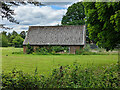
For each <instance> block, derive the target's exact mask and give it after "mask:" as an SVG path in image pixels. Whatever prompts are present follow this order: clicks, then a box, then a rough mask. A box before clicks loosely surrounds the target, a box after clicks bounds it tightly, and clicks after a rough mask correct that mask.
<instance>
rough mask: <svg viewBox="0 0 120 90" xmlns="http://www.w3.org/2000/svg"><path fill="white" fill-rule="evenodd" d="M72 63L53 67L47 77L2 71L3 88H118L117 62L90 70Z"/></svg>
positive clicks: (15, 71)
mask: <svg viewBox="0 0 120 90" xmlns="http://www.w3.org/2000/svg"><path fill="white" fill-rule="evenodd" d="M92 68H94V67H91V68H83V67H82V66H79V65H77V63H74V64H73V65H67V66H64V67H63V66H60V68H56V69H53V72H52V74H51V75H50V76H49V77H45V76H43V75H39V74H38V72H37V68H36V70H35V72H34V74H31V75H30V74H25V73H23V72H22V71H17V70H16V69H14V70H13V71H12V72H11V73H9V74H6V73H4V72H3V73H2V88H3V89H19V88H20V89H27V88H29V89H39V88H119V77H118V64H115V65H113V64H112V65H110V66H107V67H102V69H100V70H99V69H96V70H92Z"/></svg>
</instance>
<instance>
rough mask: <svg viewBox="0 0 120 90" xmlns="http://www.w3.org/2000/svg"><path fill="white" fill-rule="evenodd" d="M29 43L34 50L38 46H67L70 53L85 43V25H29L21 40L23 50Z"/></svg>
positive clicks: (24, 50)
mask: <svg viewBox="0 0 120 90" xmlns="http://www.w3.org/2000/svg"><path fill="white" fill-rule="evenodd" d="M28 43H29V44H30V45H31V46H33V48H34V50H35V49H36V48H37V47H39V46H49V45H51V46H59V45H60V46H68V47H69V49H70V50H69V51H70V53H71V54H75V52H76V50H79V49H80V47H84V45H85V25H77V26H76V25H69V26H30V27H29V30H28V33H27V36H26V38H25V40H24V42H23V52H24V53H26V45H27V44H28Z"/></svg>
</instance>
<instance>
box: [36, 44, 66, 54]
mask: <svg viewBox="0 0 120 90" xmlns="http://www.w3.org/2000/svg"><path fill="white" fill-rule="evenodd" d="M61 51H63V52H64V51H68V47H67V46H64V47H63V46H47V47H39V48H37V49H36V53H37V54H41V55H47V54H56V53H57V52H61Z"/></svg>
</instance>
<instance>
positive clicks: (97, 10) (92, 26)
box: [84, 2, 120, 51]
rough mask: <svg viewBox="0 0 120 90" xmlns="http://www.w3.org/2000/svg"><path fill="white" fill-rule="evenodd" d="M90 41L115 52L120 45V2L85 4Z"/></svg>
mask: <svg viewBox="0 0 120 90" xmlns="http://www.w3.org/2000/svg"><path fill="white" fill-rule="evenodd" d="M84 6H85V14H86V23H87V24H88V27H87V28H88V31H89V37H90V39H92V40H94V41H95V42H96V43H97V45H98V46H99V47H103V48H105V49H106V50H107V51H108V50H113V49H114V48H116V47H117V46H118V44H120V23H119V22H120V2H84Z"/></svg>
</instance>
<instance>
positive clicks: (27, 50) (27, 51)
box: [26, 43, 33, 54]
mask: <svg viewBox="0 0 120 90" xmlns="http://www.w3.org/2000/svg"><path fill="white" fill-rule="evenodd" d="M26 48H27V49H26V53H27V54H32V52H33V47H32V46H30V44H29V43H28V44H27V46H26Z"/></svg>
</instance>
